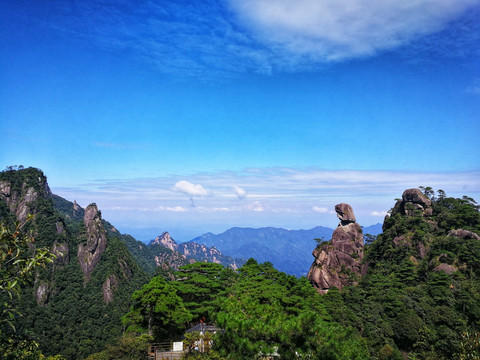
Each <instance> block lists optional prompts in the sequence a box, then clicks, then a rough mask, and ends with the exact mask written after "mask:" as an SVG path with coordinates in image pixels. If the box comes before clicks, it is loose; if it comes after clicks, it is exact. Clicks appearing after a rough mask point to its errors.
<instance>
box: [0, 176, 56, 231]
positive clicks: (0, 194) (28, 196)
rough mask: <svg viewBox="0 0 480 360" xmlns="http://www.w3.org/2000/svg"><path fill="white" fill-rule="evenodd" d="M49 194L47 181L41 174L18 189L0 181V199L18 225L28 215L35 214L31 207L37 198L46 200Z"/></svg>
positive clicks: (10, 183) (13, 185)
mask: <svg viewBox="0 0 480 360" xmlns="http://www.w3.org/2000/svg"><path fill="white" fill-rule="evenodd" d="M51 194H52V192H51V191H50V188H49V186H48V184H47V179H46V177H45V175H43V173H41V172H39V174H38V176H37V178H32V179H28V181H25V182H23V184H22V185H21V187H20V188H18V187H16V186H15V184H12V182H10V181H0V199H1V200H3V201H5V203H6V204H7V205H8V207H9V209H10V212H11V213H13V214H15V217H16V219H17V220H18V221H19V222H20V223H23V222H24V221H25V220H26V219H27V216H28V214H35V213H36V210H35V208H34V206H33V205H34V203H35V202H36V201H37V199H38V198H39V197H43V198H47V197H49V196H50V195H51Z"/></svg>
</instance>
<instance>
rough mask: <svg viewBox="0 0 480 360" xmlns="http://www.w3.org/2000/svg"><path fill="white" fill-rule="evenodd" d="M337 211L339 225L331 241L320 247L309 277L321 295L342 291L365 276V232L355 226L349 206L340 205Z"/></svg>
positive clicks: (317, 249) (316, 251)
mask: <svg viewBox="0 0 480 360" xmlns="http://www.w3.org/2000/svg"><path fill="white" fill-rule="evenodd" d="M335 211H336V213H337V216H338V218H339V219H340V224H339V225H338V227H337V228H336V229H335V231H334V232H333V235H332V239H331V240H330V241H327V242H325V243H322V244H320V245H319V246H317V248H316V249H315V250H314V251H313V256H314V257H315V260H314V262H313V264H312V266H311V267H310V270H309V272H308V275H307V278H308V279H309V280H310V282H311V283H312V285H313V286H314V287H315V288H316V289H317V290H318V292H319V293H321V294H324V293H326V292H327V291H328V290H329V289H330V288H332V287H336V288H338V289H342V288H343V287H344V286H346V285H350V284H354V283H356V277H358V276H360V275H361V274H362V273H363V270H364V266H363V265H362V260H363V233H362V228H361V227H360V225H358V224H357V223H356V220H355V214H354V213H353V209H352V207H351V206H350V205H348V204H343V203H342V204H338V205H336V206H335Z"/></svg>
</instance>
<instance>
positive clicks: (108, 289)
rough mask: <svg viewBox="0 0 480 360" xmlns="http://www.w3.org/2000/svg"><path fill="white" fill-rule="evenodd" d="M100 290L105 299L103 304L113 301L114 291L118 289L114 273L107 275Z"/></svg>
mask: <svg viewBox="0 0 480 360" xmlns="http://www.w3.org/2000/svg"><path fill="white" fill-rule="evenodd" d="M102 290H103V301H105V304H107V305H108V304H110V303H111V302H112V301H113V296H114V293H115V291H117V290H118V280H117V277H116V276H115V274H111V275H110V276H108V277H107V279H106V280H105V282H104V283H103V285H102Z"/></svg>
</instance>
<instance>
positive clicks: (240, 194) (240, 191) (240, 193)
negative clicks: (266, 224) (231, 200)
mask: <svg viewBox="0 0 480 360" xmlns="http://www.w3.org/2000/svg"><path fill="white" fill-rule="evenodd" d="M233 190H234V191H235V194H236V195H237V198H238V199H239V200H242V199H245V198H246V197H247V192H246V191H245V189H242V188H241V187H240V186H236V185H234V186H233Z"/></svg>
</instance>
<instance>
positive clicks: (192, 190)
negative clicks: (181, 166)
mask: <svg viewBox="0 0 480 360" xmlns="http://www.w3.org/2000/svg"><path fill="white" fill-rule="evenodd" d="M173 190H174V191H178V192H181V193H184V194H185V195H188V196H207V195H208V191H207V190H205V189H204V188H203V186H202V185H200V184H192V183H191V182H188V181H185V180H181V181H178V182H177V183H176V184H175V186H174V187H173Z"/></svg>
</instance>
